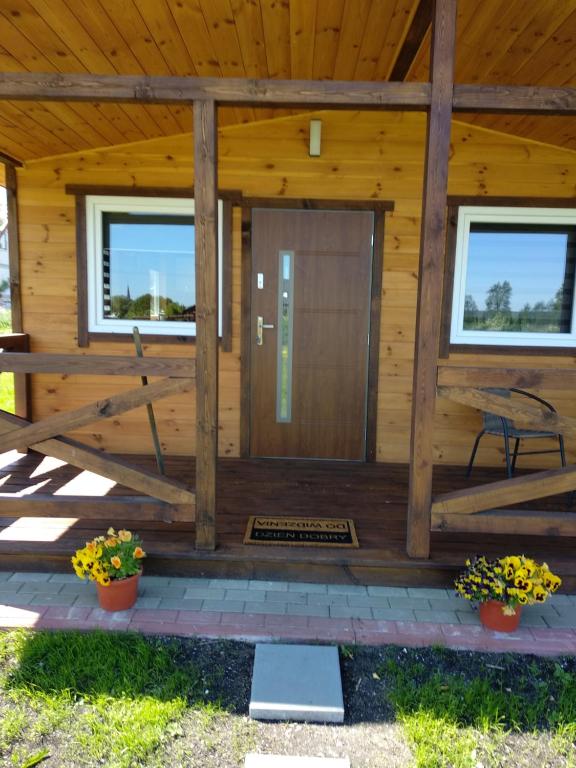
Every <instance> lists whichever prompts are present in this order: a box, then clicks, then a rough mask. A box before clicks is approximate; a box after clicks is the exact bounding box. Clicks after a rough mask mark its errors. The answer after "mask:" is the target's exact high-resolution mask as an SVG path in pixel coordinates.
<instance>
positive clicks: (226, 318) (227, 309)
mask: <svg viewBox="0 0 576 768" xmlns="http://www.w3.org/2000/svg"><path fill="white" fill-rule="evenodd" d="M65 191H66V194H67V195H71V196H73V197H74V202H75V224H76V288H77V338H76V342H77V345H78V346H79V347H81V348H83V347H89V346H90V344H91V342H102V341H106V342H108V341H112V342H132V341H133V338H132V333H109V332H98V333H94V332H89V331H88V274H87V271H88V265H87V262H88V256H87V242H86V240H87V232H86V197H87V196H89V195H95V196H116V197H123V198H136V197H137V198H139V199H140V198H143V199H145V198H150V197H161V198H175V199H178V200H181V199H193V198H194V188H193V187H144V186H143V187H134V186H130V187H124V186H116V185H97V184H66V185H65ZM218 199H219V200H222V215H221V217H220V218H219V221H220V222H221V223H220V224H219V227H221V231H222V269H221V275H222V278H221V279H222V297H221V301H220V302H219V305H221V307H222V335H221V337H220V339H219V344H220V348H221V350H222V351H223V352H231V351H232V274H233V271H232V246H233V243H232V238H233V232H232V230H233V213H232V212H233V208H234V206H240V205H241V203H242V193H241V192H240V191H238V190H224V189H220V190H218ZM188 325H189V324H188ZM189 331H190V329H189V328H187V333H186V335H179V336H169V335H166V334H165V333H163V334H154V333H148V332H147V331H144V332H143V333H142V334H141V337H142V340H143V341H144V342H147V343H150V344H152V343H160V344H163V345H172V344H178V345H180V344H192V345H194V344H195V343H196V336H195V335H192V334H190V332H189Z"/></svg>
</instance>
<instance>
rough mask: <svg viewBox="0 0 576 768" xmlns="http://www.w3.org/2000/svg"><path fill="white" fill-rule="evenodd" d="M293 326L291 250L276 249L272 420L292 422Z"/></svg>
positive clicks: (292, 262)
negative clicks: (274, 384)
mask: <svg viewBox="0 0 576 768" xmlns="http://www.w3.org/2000/svg"><path fill="white" fill-rule="evenodd" d="M293 325H294V251H280V252H279V263H278V345H277V348H278V364H277V370H276V421H280V422H282V421H284V422H290V421H292V337H293Z"/></svg>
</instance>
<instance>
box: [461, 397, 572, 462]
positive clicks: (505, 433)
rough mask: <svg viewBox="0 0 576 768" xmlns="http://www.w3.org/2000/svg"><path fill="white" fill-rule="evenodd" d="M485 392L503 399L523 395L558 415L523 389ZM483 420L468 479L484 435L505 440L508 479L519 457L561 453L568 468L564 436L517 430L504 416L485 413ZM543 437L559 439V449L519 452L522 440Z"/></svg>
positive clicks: (552, 408)
mask: <svg viewBox="0 0 576 768" xmlns="http://www.w3.org/2000/svg"><path fill="white" fill-rule="evenodd" d="M483 391H484V392H490V393H491V394H494V395H501V396H502V397H511V395H512V393H514V394H516V395H521V396H522V397H528V398H530V399H531V400H535V401H536V402H538V403H540V404H541V405H542V406H543V407H544V408H546V409H547V410H549V411H552V413H556V409H555V408H554V406H553V405H552V404H551V403H549V402H547V401H546V400H543V399H542V398H541V397H538V396H537V395H533V394H532V393H531V392H526V391H525V390H523V389H516V388H514V387H512V388H510V389H495V388H486V389H484V390H483ZM482 419H483V429H482V430H481V431H480V432H479V433H478V435H477V436H476V440H475V442H474V447H473V448H472V454H471V456H470V461H469V462H468V468H467V470H466V477H470V473H471V472H472V465H473V464H474V459H475V458H476V451H477V450H478V443H479V442H480V439H481V438H482V436H483V435H496V436H497V437H502V438H503V439H504V453H505V455H506V473H507V475H508V477H512V475H513V474H514V470H515V468H516V459H517V458H518V456H527V455H534V454H538V453H559V454H560V461H561V463H562V466H563V467H565V466H566V453H565V450H564V437H563V436H562V435H559V434H558V433H557V432H545V431H539V430H535V429H517V428H516V427H515V426H514V424H513V422H512V421H511V420H510V419H507V418H506V417H504V416H497V415H496V414H495V413H488V412H487V411H484V412H483V413H482ZM543 437H544V438H548V439H549V438H558V448H551V449H547V450H542V451H520V450H518V449H519V447H520V441H521V440H532V439H536V438H543ZM510 439H513V440H515V441H516V443H515V445H514V452H513V454H512V459H511V458H510V444H509V441H510Z"/></svg>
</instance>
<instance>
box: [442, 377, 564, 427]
mask: <svg viewBox="0 0 576 768" xmlns="http://www.w3.org/2000/svg"><path fill="white" fill-rule="evenodd" d="M438 397H446V398H448V400H453V401H454V402H456V403H461V404H462V405H469V406H470V407H471V408H477V409H478V410H480V411H487V412H488V413H495V414H496V415H497V416H505V417H506V418H508V419H512V420H513V422H514V425H515V426H517V427H520V428H525V429H536V430H541V431H544V432H554V434H559V435H567V436H568V435H569V436H571V437H574V436H576V419H573V418H571V417H570V416H561V415H560V414H559V413H554V411H549V410H547V409H545V408H542V407H540V408H539V407H538V406H534V405H527V404H526V402H533V401H531V400H527V398H524V399H517V400H513V399H512V398H510V397H503V396H502V395H497V394H493V393H492V392H484V391H482V390H480V389H473V388H470V387H438Z"/></svg>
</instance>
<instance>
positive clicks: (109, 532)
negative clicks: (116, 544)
mask: <svg viewBox="0 0 576 768" xmlns="http://www.w3.org/2000/svg"><path fill="white" fill-rule="evenodd" d="M106 533H107V534H108V536H116V531H115V530H114V528H108V530H107V531H106Z"/></svg>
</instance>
